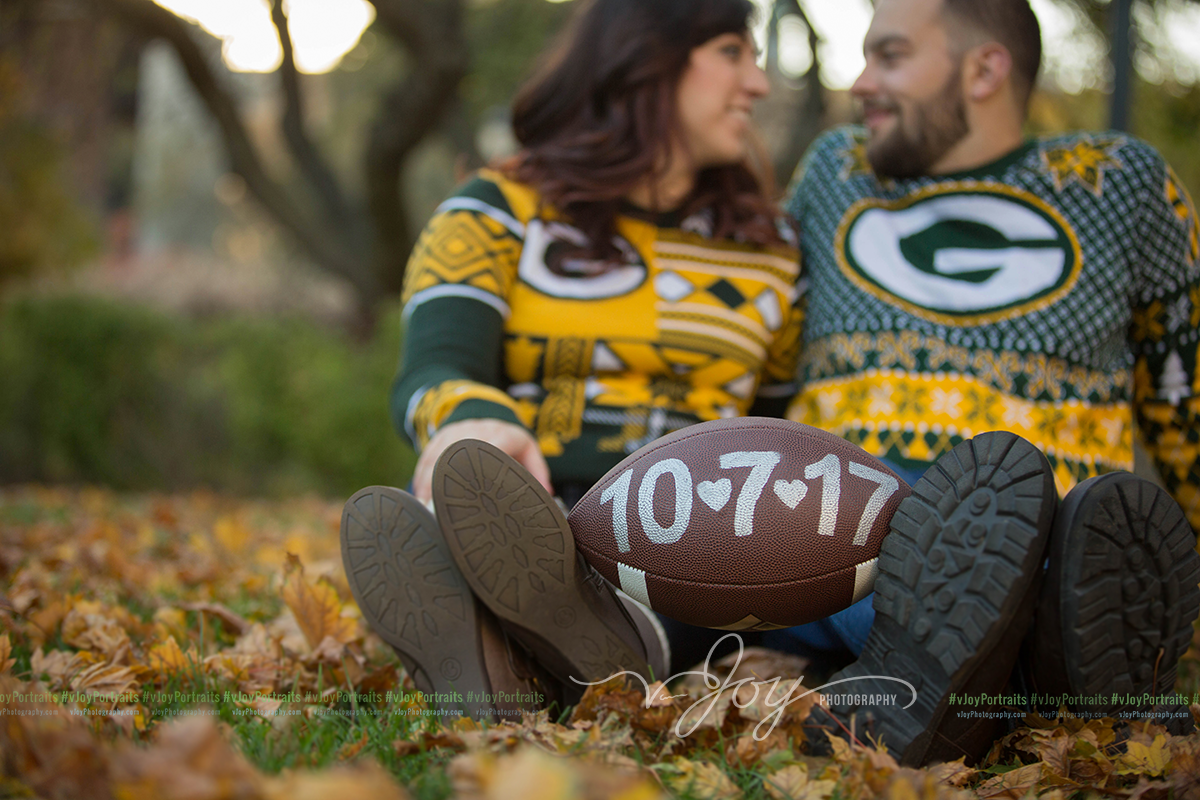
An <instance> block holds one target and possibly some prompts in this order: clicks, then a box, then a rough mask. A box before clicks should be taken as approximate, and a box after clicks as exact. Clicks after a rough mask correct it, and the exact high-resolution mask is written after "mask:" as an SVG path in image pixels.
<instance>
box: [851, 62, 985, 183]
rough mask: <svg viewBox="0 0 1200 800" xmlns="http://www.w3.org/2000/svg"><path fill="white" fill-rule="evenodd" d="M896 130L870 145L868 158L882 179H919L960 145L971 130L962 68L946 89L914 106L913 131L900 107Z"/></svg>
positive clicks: (897, 110)
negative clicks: (906, 128) (908, 129)
mask: <svg viewBox="0 0 1200 800" xmlns="http://www.w3.org/2000/svg"><path fill="white" fill-rule="evenodd" d="M896 112H897V116H896V125H895V127H894V128H893V129H892V132H891V133H890V134H888V135H887V136H885V137H884V138H882V139H879V140H878V141H874V142H870V143H869V144H868V145H867V160H868V161H870V162H871V168H872V169H874V170H875V174H876V175H878V176H880V177H881V178H916V177H919V176H921V175H926V174H928V172H929V168H930V167H932V166H933V165H934V164H935V163H937V161H938V160H939V159H940V158H941V157H942V156H944V155H945V154H946V153H947V152H949V150H950V148H951V147H953V146H954V145H956V144H958V143H959V142H960V141H961V140H962V138H963V137H964V136H966V135H967V133H968V131H969V130H970V128H969V126H968V125H967V105H966V103H965V102H964V101H963V97H962V70H961V69H956V70H955V71H954V74H953V75H951V76H950V78H949V79H948V80H947V81H946V85H945V86H944V87H943V88H942V91H941V92H940V93H939V94H938V95H937V96H936V97H934V98H933V99H932V100H929V101H927V102H926V103H924V104H921V105H918V106H915V107H914V108H913V109H912V125H911V126H909V127H912V128H915V131H914V132H913V133H912V134H909V132H908V131H906V130H905V127H906V126H905V124H904V123H905V119H904V117H903V116H902V114H903V113H904V112H903V111H901V110H900V109H899V107H896Z"/></svg>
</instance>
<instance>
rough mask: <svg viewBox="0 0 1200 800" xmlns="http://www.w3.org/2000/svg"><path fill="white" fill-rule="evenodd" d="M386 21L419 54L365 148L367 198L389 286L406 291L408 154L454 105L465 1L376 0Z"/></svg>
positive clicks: (464, 59) (462, 60)
mask: <svg viewBox="0 0 1200 800" xmlns="http://www.w3.org/2000/svg"><path fill="white" fill-rule="evenodd" d="M371 3H372V5H374V6H375V11H376V14H377V15H378V17H377V19H378V22H379V24H380V25H381V26H382V27H383V28H384V29H385V30H386V31H388V32H389V33H390V34H392V35H393V36H395V37H396V38H397V39H398V40H399V41H400V42H402V43H403V44H404V46H405V48H406V49H407V50H408V52H409V53H410V55H411V56H412V58H413V64H412V68H411V69H410V70H409V71H408V75H407V76H406V77H405V78H404V79H403V80H402V81H401V82H400V83H399V84H398V85H396V86H394V87H393V88H392V89H391V90H390V91H388V92H387V94H386V96H385V97H384V100H383V102H382V104H381V106H380V110H379V116H378V117H376V119H375V123H374V125H372V128H371V132H370V135H369V139H368V142H367V152H366V164H365V165H364V166H365V167H366V185H367V204H368V208H369V213H370V216H371V219H372V222H373V223H374V230H375V234H376V237H377V239H376V245H375V256H376V260H377V263H378V265H379V270H378V274H379V275H380V277H381V279H382V284H383V288H384V289H385V290H386V291H388V292H399V291H400V287H401V282H402V280H403V276H404V266H405V262H406V261H407V259H408V251H409V250H410V249H411V248H412V243H413V238H414V237H413V233H412V231H411V229H410V225H409V222H408V215H407V214H406V213H405V208H404V200H403V196H402V194H401V192H400V171H401V169H402V168H403V166H404V161H405V159H406V158H407V156H408V155H409V153H411V152H412V151H413V149H414V148H415V147H416V146H417V145H418V144H419V143H420V142H421V140H422V139H423V138H425V135H426V134H427V133H429V132H430V131H431V130H432V129H433V128H434V127H436V126H437V124H438V122H439V121H440V120H441V118H442V116H443V115H444V114H445V113H446V112H447V111H448V110H449V109H450V107H451V105H452V103H453V101H454V98H455V94H456V93H455V90H456V89H457V87H458V84H459V83H460V82H461V81H462V79H463V77H465V76H466V74H467V67H468V64H469V56H468V50H467V44H466V37H465V32H464V30H463V8H462V2H461V0H442V1H441V2H437V1H436V0H371Z"/></svg>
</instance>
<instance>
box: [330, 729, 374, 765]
mask: <svg viewBox="0 0 1200 800" xmlns="http://www.w3.org/2000/svg"><path fill="white" fill-rule="evenodd" d="M368 741H370V737H369V736H368V735H367V732H366V731H363V735H362V738H361V739H359V740H358V741H357V742H346V743H345V744H344V745H342V747H341V749H340V750H338V752H337V760H338V761H349V760H350V759H352V758H354V757H355V756H357V755H358V754H359V753H361V752H362V749H363V748H364V747H366V746H367V742H368Z"/></svg>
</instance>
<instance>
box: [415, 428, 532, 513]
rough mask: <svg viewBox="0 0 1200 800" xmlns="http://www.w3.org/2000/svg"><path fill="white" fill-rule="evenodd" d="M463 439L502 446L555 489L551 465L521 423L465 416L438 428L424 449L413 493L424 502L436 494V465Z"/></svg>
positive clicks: (522, 464)
mask: <svg viewBox="0 0 1200 800" xmlns="http://www.w3.org/2000/svg"><path fill="white" fill-rule="evenodd" d="M461 439H480V440H482V441H485V442H487V443H488V444H490V445H494V446H495V447H497V448H499V449H500V450H503V451H504V452H505V453H507V454H508V455H510V456H512V457H513V458H514V459H516V460H517V462H518V463H519V464H520V465H521V466H523V467H524V468H525V469H527V470H529V474H530V475H532V476H533V477H534V478H535V479H536V480H537V481H538V483H540V484H542V486H545V487H546V490H547V491H551V492H552V491H553V489H551V488H550V467H549V466H548V465H547V464H546V458H545V456H543V455H542V451H541V450H540V449H539V448H538V444H537V441H536V440H535V439H534V438H533V434H531V433H530V432H529V431H528V430H526V429H525V428H522V427H521V426H520V425H514V424H512V423H511V422H503V421H501V420H498V419H464V420H461V421H459V422H451V423H450V424H449V425H447V426H445V427H444V428H442V429H441V430H439V431H438V432H437V433H435V434H434V435H433V438H431V439H430V440H429V443H428V444H427V445H425V449H424V450H422V451H421V456H420V458H418V459H417V469H416V471H415V472H414V473H413V494H414V495H416V497H417V499H418V500H420V501H421V502H422V503H425V504H428V503H429V499H430V498H431V497H432V496H433V465H434V464H436V463H437V460H438V458H439V457H440V456H441V455H442V453H443V452H444V451H445V449H446V448H447V447H449V446H450V445H452V444H454V443H455V442H457V441H459V440H461Z"/></svg>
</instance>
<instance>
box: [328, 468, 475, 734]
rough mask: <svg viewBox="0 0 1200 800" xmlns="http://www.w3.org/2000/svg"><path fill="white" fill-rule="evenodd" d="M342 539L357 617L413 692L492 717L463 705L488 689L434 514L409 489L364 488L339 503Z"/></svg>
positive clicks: (462, 593) (471, 616)
mask: <svg viewBox="0 0 1200 800" xmlns="http://www.w3.org/2000/svg"><path fill="white" fill-rule="evenodd" d="M341 542H342V565H343V566H344V567H345V570H346V579H347V581H348V582H349V583H350V591H351V592H352V593H353V594H354V599H355V601H357V603H358V607H359V609H361V610H362V614H363V618H364V619H365V620H366V621H367V623H368V624H369V625H370V626H371V629H372V630H374V631H375V633H377V634H378V635H379V636H380V638H382V639H383V640H384V641H385V642H387V643H388V644H389V645H391V646H392V648H393V649H395V650H396V653H397V655H398V656H399V657H400V661H401V663H402V664H404V668H405V669H406V670H408V674H409V675H411V676H412V678H413V682H414V683H415V684H416V686H417V688H418V689H419V690H420V691H422V692H425V693H438V694H446V695H450V696H453V694H454V693H457V694H458V695H460V696H461V697H462V698H463V700H462V701H454V700H445V701H435V700H432V699H431V700H430V705H437V706H439V707H440V708H443V709H446V710H452V711H460V712H462V713H464V714H467V715H470V716H471V717H473V718H475V719H479V718H480V716H483V717H488V716H491V714H492V711H493V708H492V706H491V705H490V704H484V703H471V702H466V701H465V700H466V697H467V691H468V690H470V691H482V692H490V691H491V689H490V684H489V681H488V678H487V672H486V670H485V668H484V664H483V655H482V653H481V650H480V644H479V620H478V618H477V615H476V609H475V599H474V597H472V595H471V590H470V587H469V586H468V585H467V582H466V581H465V580H463V576H462V573H460V572H459V570H458V567H456V566H455V565H454V560H453V559H452V558H451V557H450V552H449V550H447V548H446V543H445V542H444V541H443V539H442V535H441V530H440V529H439V528H438V523H437V520H436V519H435V518H434V516H433V514H431V513H430V512H429V510H428V509H427V508H425V506H423V505H422V504H421V502H420V501H419V500H417V499H416V498H415V497H413V496H412V495H410V494H409V493H408V492H403V491H400V490H399V489H394V488H391V487H388V486H368V487H367V488H365V489H362V490H360V491H358V492H356V493H355V494H354V496H352V497H351V498H350V499H349V500H347V501H346V505H345V508H344V509H343V511H342V527H341Z"/></svg>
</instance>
